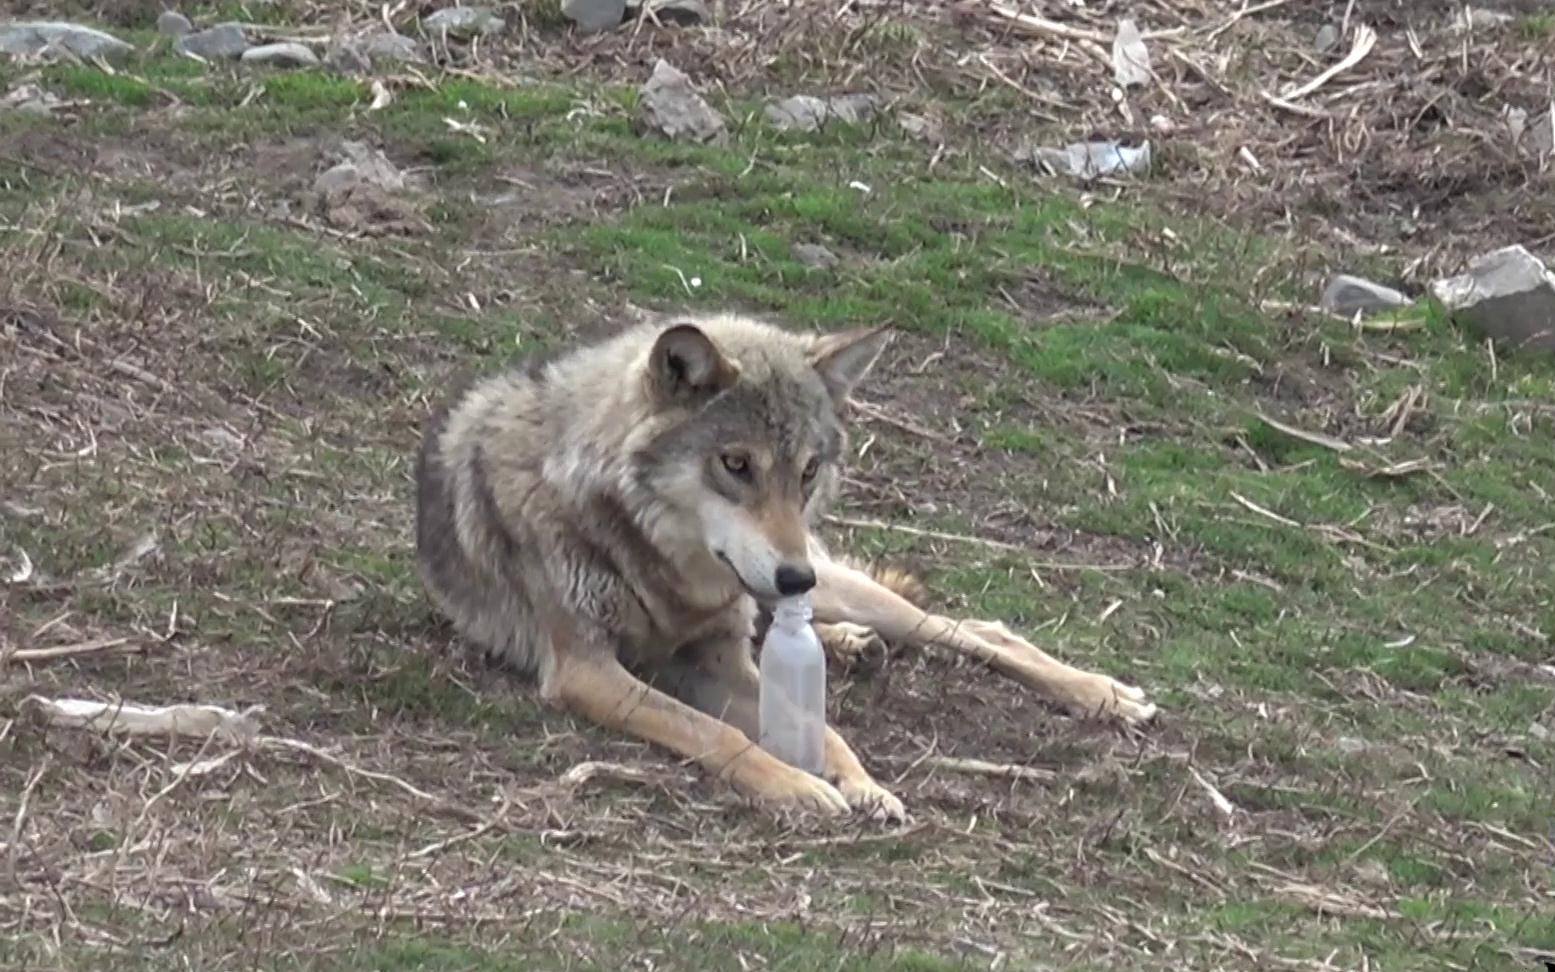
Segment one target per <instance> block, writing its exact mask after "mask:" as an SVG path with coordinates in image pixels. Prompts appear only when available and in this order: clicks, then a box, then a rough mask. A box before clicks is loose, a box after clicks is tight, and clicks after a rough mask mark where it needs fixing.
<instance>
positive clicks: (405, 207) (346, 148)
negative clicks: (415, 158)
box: [313, 141, 429, 234]
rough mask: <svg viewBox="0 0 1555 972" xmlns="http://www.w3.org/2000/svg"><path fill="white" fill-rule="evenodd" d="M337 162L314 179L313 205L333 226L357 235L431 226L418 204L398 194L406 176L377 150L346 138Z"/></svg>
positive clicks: (414, 230) (417, 229) (402, 231)
mask: <svg viewBox="0 0 1555 972" xmlns="http://www.w3.org/2000/svg"><path fill="white" fill-rule="evenodd" d="M337 155H338V157H339V161H338V162H337V163H336V164H335V165H333V166H331V167H329V168H328V169H326V170H324V171H323V172H321V173H319V175H318V176H317V177H316V178H315V179H314V180H313V192H314V198H315V206H316V208H317V209H318V211H320V212H321V213H322V214H323V216H324V218H325V219H326V220H327V221H328V222H329V223H331V224H332V225H334V226H336V227H338V228H340V229H343V230H346V231H348V232H353V233H370V234H381V233H414V232H422V231H425V230H427V229H429V227H428V225H427V223H426V221H425V220H424V219H422V217H421V214H420V213H419V212H418V211H417V209H416V206H415V205H414V204H413V203H411V202H410V201H408V200H405V199H402V198H399V197H398V196H397V195H396V193H398V192H400V191H401V190H403V189H404V188H405V175H404V173H402V172H400V170H399V169H398V168H397V167H396V166H395V165H394V163H393V162H390V161H389V159H388V157H387V156H385V155H384V154H383V152H381V151H379V150H378V149H375V148H372V147H371V146H368V145H364V144H363V143H361V142H349V141H348V142H342V143H341V144H340V149H339V152H338V153H337Z"/></svg>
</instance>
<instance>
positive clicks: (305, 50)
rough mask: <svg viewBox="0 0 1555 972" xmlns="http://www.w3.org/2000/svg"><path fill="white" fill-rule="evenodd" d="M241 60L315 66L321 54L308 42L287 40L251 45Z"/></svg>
mask: <svg viewBox="0 0 1555 972" xmlns="http://www.w3.org/2000/svg"><path fill="white" fill-rule="evenodd" d="M240 60H242V61H244V62H246V63H249V64H273V65H275V66H277V67H314V66H316V65H317V64H318V63H319V56H318V55H317V54H315V53H313V50H312V48H310V47H308V45H306V44H298V43H295V42H292V41H286V42H283V43H280V44H264V45H261V46H259V47H250V48H249V49H248V50H246V51H244V52H243V56H242V57H241V58H240Z"/></svg>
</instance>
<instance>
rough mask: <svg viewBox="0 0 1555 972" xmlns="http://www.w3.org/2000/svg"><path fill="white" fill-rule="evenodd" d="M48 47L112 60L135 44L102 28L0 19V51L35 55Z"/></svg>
mask: <svg viewBox="0 0 1555 972" xmlns="http://www.w3.org/2000/svg"><path fill="white" fill-rule="evenodd" d="M51 48H52V49H59V50H64V51H68V52H70V53H71V54H74V55H75V56H76V57H79V58H84V59H90V58H94V57H101V58H103V59H104V60H112V59H114V58H122V57H124V56H125V55H127V54H129V53H130V52H131V51H133V50H134V49H135V46H134V45H133V44H129V43H126V42H124V41H122V40H120V39H119V38H117V37H115V36H113V35H112V34H109V33H106V32H105V31H101V30H97V29H96V28H93V27H82V26H81V25H79V24H71V23H66V22H64V21H53V20H50V21H42V20H38V21H22V22H17V23H10V24H4V23H0V54H10V55H12V56H15V57H35V56H37V55H39V54H42V53H44V52H45V51H47V50H50V49H51Z"/></svg>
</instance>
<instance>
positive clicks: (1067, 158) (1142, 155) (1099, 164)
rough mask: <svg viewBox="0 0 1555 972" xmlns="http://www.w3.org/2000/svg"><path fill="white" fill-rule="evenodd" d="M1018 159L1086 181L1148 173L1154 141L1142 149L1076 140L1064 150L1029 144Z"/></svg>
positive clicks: (1140, 147)
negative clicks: (1114, 175) (1119, 175)
mask: <svg viewBox="0 0 1555 972" xmlns="http://www.w3.org/2000/svg"><path fill="white" fill-rule="evenodd" d="M1015 158H1016V160H1017V161H1021V162H1030V163H1032V164H1034V165H1037V166H1041V167H1043V168H1047V169H1051V170H1052V171H1053V172H1055V173H1058V174H1059V175H1067V176H1072V177H1074V178H1076V179H1080V180H1082V181H1085V180H1090V179H1097V178H1100V177H1102V176H1108V175H1113V174H1114V173H1118V172H1125V173H1139V172H1144V171H1145V170H1147V169H1149V168H1150V143H1149V142H1145V143H1143V144H1142V145H1140V146H1139V147H1138V148H1129V147H1128V146H1126V145H1120V144H1118V143H1117V142H1076V143H1074V144H1072V145H1066V146H1065V147H1063V148H1061V149H1060V148H1049V147H1045V146H1036V147H1029V146H1028V147H1025V148H1022V149H1020V150H1019V151H1017V152H1016V153H1015Z"/></svg>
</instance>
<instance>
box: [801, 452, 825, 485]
mask: <svg viewBox="0 0 1555 972" xmlns="http://www.w3.org/2000/svg"><path fill="white" fill-rule="evenodd" d="M820 471H821V460H820V459H819V458H817V457H815V456H811V457H810V461H809V462H807V463H805V464H804V471H803V472H802V473H801V474H800V475H802V476H804V481H805V482H806V483H809V482H810V480H812V479H814V478H815V474H816V473H818V472H820Z"/></svg>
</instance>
